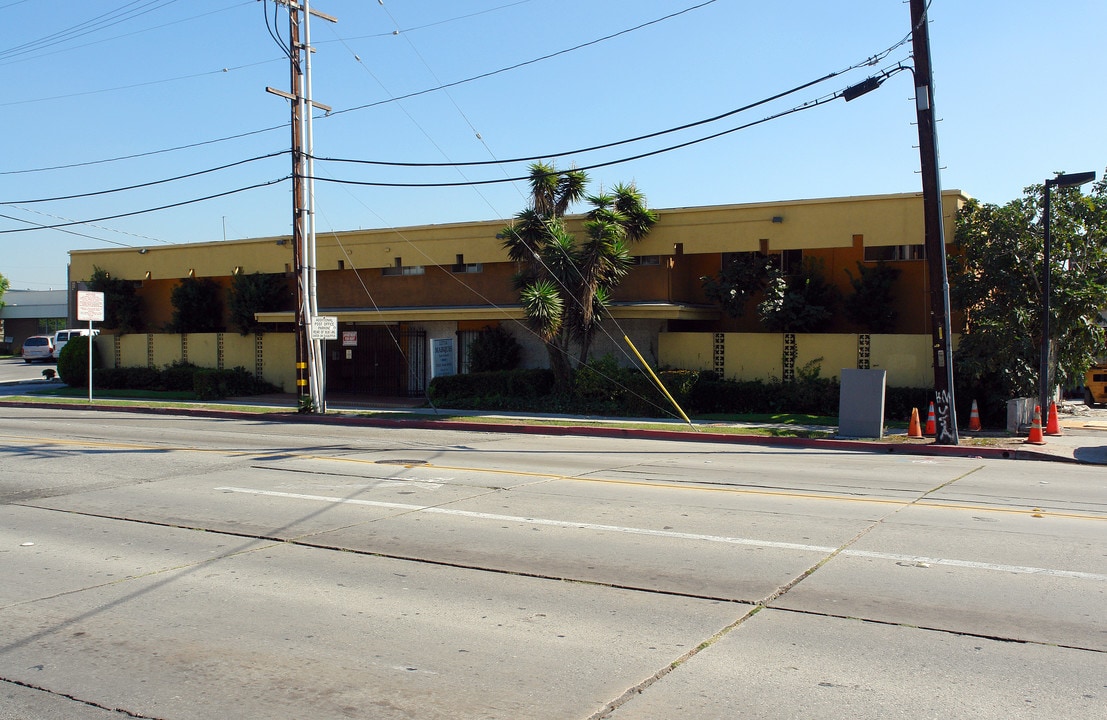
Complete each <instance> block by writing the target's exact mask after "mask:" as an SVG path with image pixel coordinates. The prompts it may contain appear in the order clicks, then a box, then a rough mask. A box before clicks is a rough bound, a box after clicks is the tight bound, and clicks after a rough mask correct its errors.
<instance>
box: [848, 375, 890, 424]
mask: <svg viewBox="0 0 1107 720" xmlns="http://www.w3.org/2000/svg"><path fill="white" fill-rule="evenodd" d="M887 380H888V373H887V371H885V370H853V369H845V368H843V369H842V384H841V389H842V395H841V397H840V398H839V399H838V434H839V435H840V436H842V437H863V438H881V437H884V393H885V387H886V385H887Z"/></svg>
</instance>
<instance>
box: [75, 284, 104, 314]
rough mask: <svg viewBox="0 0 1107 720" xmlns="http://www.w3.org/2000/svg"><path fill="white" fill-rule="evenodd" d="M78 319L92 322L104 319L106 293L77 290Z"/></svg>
mask: <svg viewBox="0 0 1107 720" xmlns="http://www.w3.org/2000/svg"><path fill="white" fill-rule="evenodd" d="M77 319H78V320H88V321H89V322H92V321H93V320H95V321H96V322H103V321H104V293H102V292H89V291H87V290H78V291H77Z"/></svg>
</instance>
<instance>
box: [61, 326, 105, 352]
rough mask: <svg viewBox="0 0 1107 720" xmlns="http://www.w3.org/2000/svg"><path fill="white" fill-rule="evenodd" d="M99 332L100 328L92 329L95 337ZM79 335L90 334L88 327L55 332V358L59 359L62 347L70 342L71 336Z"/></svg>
mask: <svg viewBox="0 0 1107 720" xmlns="http://www.w3.org/2000/svg"><path fill="white" fill-rule="evenodd" d="M99 334H100V331H99V330H93V331H92V335H93V336H94V337H95V336H96V335H99ZM79 335H88V328H67V329H65V330H58V331H57V332H56V333H54V359H55V360H57V359H58V357H59V356H60V355H61V351H62V348H63V347H65V344H66V343H67V342H69V338H75V337H78V336H79Z"/></svg>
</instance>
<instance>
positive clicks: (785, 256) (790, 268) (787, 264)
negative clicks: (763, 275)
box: [723, 250, 803, 275]
mask: <svg viewBox="0 0 1107 720" xmlns="http://www.w3.org/2000/svg"><path fill="white" fill-rule="evenodd" d="M751 255H754V256H760V257H763V258H767V259H768V261H769V262H770V263H771V264H772V266H773V267H775V268H776V269H778V270H780V271H781V272H782V273H783V274H785V275H795V274H796V273H798V272H800V270H802V269H803V250H781V251H780V252H777V253H769V254H766V253H761V252H757V251H756V250H754V251H751V252H729V253H723V267H726V266H727V265H728V264H729V263H732V262H741V261H743V260H746V259H747V258H748V257H749V256H751Z"/></svg>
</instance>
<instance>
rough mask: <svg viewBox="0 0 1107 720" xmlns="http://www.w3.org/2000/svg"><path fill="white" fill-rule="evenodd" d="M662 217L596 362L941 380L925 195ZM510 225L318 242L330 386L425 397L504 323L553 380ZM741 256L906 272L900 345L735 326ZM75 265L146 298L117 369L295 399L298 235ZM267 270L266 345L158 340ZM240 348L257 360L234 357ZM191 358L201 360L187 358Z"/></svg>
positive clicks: (74, 257)
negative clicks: (808, 365)
mask: <svg viewBox="0 0 1107 720" xmlns="http://www.w3.org/2000/svg"><path fill="white" fill-rule="evenodd" d="M967 199H968V198H967V196H966V195H964V194H963V193H961V192H960V191H956V190H952V191H946V192H945V193H944V194H943V206H944V213H945V218H944V220H945V236H946V239H947V242H949V241H951V240H952V238H953V234H954V222H955V217H956V213H957V210H958V209H959V208H960V207H961V205H963V204H964V202H965V201H966V200H967ZM657 212H658V215H659V222H658V223H657V225H656V227H655V228H654V229H653V231H652V232H651V233H650V234H649V236H647V237H646V238H645V239H644V240H643V241H642V242H640V243H638V244H636V245H634V246H633V247H632V248H631V253H632V254H633V255H634V256H635V265H634V266H633V268H632V269H631V271H630V274H629V275H628V276H627V277H626V278H625V279H624V280H623V282H622V284H621V285H620V286H619V287H618V289H617V291H616V293H615V295H614V303H613V304H612V306H611V318H609V319H605V321H604V326H605V328H606V331H607V332H608V333H609V335H606V336H605V335H603V334H602V333H601V335H600V336H599V337H598V338H597V340H596V342H595V344H594V346H593V355H603V354H605V353H607V352H614V353H615V354H616V355H617V356H620V357H621V356H622V355H623V351H622V348H621V340H622V336H623V335H624V334H625V335H627V336H629V337H630V338H631V339H632V340H633V341H634V343H635V345H636V346H637V347H638V348H639V349H640V350H641V351H642V353H643V355H644V356H645V357H646V359H647V360H648V361H650V362H651V363H652V364H654V365H655V366H661V367H692V366H699V367H705V368H708V369H711V368H714V369H717V370H719V371H721V372H723V373H724V374H725V375H727V376H731V377H766V376H774V377H781V376H787V374H788V371H789V368H788V365H789V357H791V361H792V362H797V363H799V364H800V365H802V364H803V362H804V358H807V357H811V358H812V359H813V358H815V357H822V358H823V361H824V367H825V370H826V371H825V372H824V375H836V374H837V370H838V368H839V367H856V366H858V363H859V362H860V363H862V364H866V365H869V366H871V367H886V368H887V369H888V370H889V384H900V385H912V386H925V385H927V384H928V383H929V382H930V380H932V375H931V371H930V365H929V364H930V350H929V334H930V330H931V329H930V324H929V323H930V304H929V294H928V293H929V288H928V286H927V273H926V263H925V261H924V254H923V251H922V245H923V201H922V195H921V194H917V193H908V194H894V195H875V196H861V197H842V198H824V199H812V200H797V201H782V202H771V203H750V204H736V205H721V206H710V207H694V208H669V209H660V210H657ZM579 223H580V218H570V219H569V223H568V224H569V227H570V230H579V229H580V227H579ZM504 225H505V221H503V220H496V221H488V222H468V223H453V224H442V225H424V226H416V227H408V228H398V229H386V230H357V231H346V232H337V233H325V234H320V235H319V236H318V239H317V254H316V258H317V276H318V284H317V287H318V304H319V310H320V314H323V315H330V316H335V317H337V318H338V322H339V328H340V331H341V333H340V340H339V341H334V342H331V343H328V348H327V374H328V387H329V388H330V389H333V390H336V391H345V392H354V393H362V394H376V395H395V394H400V395H406V394H420V393H421V392H422V390H423V389H424V388H425V385H426V382H427V381H428V380H429V377H430V376H432V375H433V374H434V373H435V372H445V371H451V370H450V369H449V368H445V367H444V366H442V365H438V366H435V365H434V362H433V358H432V357H431V352H430V347H431V343H432V342H433V341H435V340H442V339H449V338H453V339H454V340H455V343H454V347H455V348H456V350H455V353H456V357H455V361H454V366H453V368H452V371H464V370H465V364H466V343H467V339H468V338H471V337H472V334H473V333H475V332H477V331H479V330H480V329H481V328H483V327H485V326H488V325H496V324H500V325H502V326H504V327H505V328H507V329H508V330H509V331H510V332H512V334H513V335H515V336H516V338H517V339H518V340H519V341H520V343H521V344H522V345H523V348H524V365H527V366H539V365H543V364H544V363H545V352H544V350H543V348H542V345H541V343H540V342H539V341H538V340H537V339H535V338H533V337H531V336H530V334H529V331H527V329H526V328H525V326H524V325H523V324H522V322H521V321H522V318H523V313H522V310H521V308H520V306H519V302H518V297H517V294H516V292H515V291H514V289H513V286H512V276H513V275H514V273H515V272H516V267H515V264H514V263H512V262H510V261H509V260H508V257H507V253H506V251H505V250H504V248H503V241H502V240H501V239H499V238H497V233H498V232H499V231H500V230H501V229H502V228H503V226H504ZM741 252H761V253H763V254H766V255H770V256H777V257H778V258H779V261H780V263H781V265H782V267H785V268H788V267H795V266H796V263H798V262H800V261H801V260H802V259H804V258H816V259H818V260H819V261H821V263H822V265H823V268H824V273H825V277H826V279H827V280H828V281H829V282H830V283H832V284H833V285H835V286H837V287H838V288H839V289H840V290H841V291H842V292H843V294H846V293H848V292H850V290H851V289H850V285H849V275H847V272H846V271H847V270H848V271H851V272H853V274H854V275H856V274H857V270H856V266H857V263H859V262H860V263H875V262H877V261H880V260H883V261H885V262H887V263H889V264H891V265H893V266H894V267H895V268H896V269H898V270H899V271H900V275H899V278H898V281H897V284H896V288H895V292H894V299H893V305H894V310H895V311H896V312H897V316H898V319H897V327H896V328H895V332H894V333H893V334H891V335H887V336H868V335H866V334H864V331H863V329H859V328H856V327H852V326H851V325H850V323H849V321H848V320H847V319H846V318H845V316H844V315H840V316H839V317H836V318H835V319H834V320H832V321H831V322H830V323H828V324H827V327H826V328H825V335H826V337H825V338H824V337H822V335H823V334H820V335H819V336H812V337H811V338H805V337H803V336H801V337H800V338H795V337H793V338H782V337H781V336H780V335H776V334H770V333H765V332H763V331H762V329H761V327H760V326H759V324H758V322H757V318H756V314H755V313H752V312H747V313H745V314H744V315H743V316H742V317H739V318H733V317H730V316H728V315H727V314H726V313H724V312H723V311H722V310H721V308H720V307H719V306H718V305H717V304H714V303H712V302H711V301H710V300H709V299H708V297H707V296H706V294H705V292H704V289H703V282H702V279H701V278H703V277H704V276H713V275H714V274H716V273H718V272H719V270H720V268H721V267H722V263H723V262H724V259H725V258H726V256H727V254H728V253H741ZM70 258H71V259H70V268H69V279H70V285H69V286H70V292H71V293H73V291H75V290H76V289H77V288H78V287H79V286H80V284H81V283H82V282H83V281H86V280H88V279H89V278H90V277H91V275H92V273H93V270H94V268H100V269H101V270H103V271H106V272H107V273H109V274H110V276H111V277H112V278H115V279H123V280H127V281H131V282H133V283H134V284H135V285H136V288H137V290H136V293H137V295H138V296H139V297H140V298H141V301H142V304H143V313H142V321H143V325H144V329H145V330H146V332H144V333H141V334H140V335H137V336H133V335H134V334H132V335H128V336H119V335H113V334H112V332H111V330H110V329H106V330H105V332H104V334H103V335H102V336H101V339H100V340H99V341H98V342H99V343H100V347H101V353H102V354H103V355H106V359H107V360H108V364H109V365H111V364H123V365H136V364H142V365H147V364H149V365H161V364H165V362H167V361H169V362H171V361H172V358H174V356H175V359H187V360H189V361H190V362H196V363H197V364H211V365H216V364H219V365H223V364H226V363H228V362H229V361H228V358H227V354H228V353H231V354H233V355H234V357H235V358H236V359H240V358H241V357H246V358H247V359H249V358H250V357H252V358H253V359H254V361H255V362H254V363H253V364H250V363H248V362H247V363H241V362H235V363H234V364H245V365H246V366H247V367H249V368H250V369H254V370H256V371H257V372H258V373H260V374H264V375H266V377H267V378H269V379H271V380H273V381H275V382H277V383H278V384H281V385H282V386H284V387H285V389H286V390H292V389H293V388H294V386H295V373H294V370H293V369H292V368H293V367H294V363H295V357H294V355H295V342H294V340H292V339H290V336H291V333H292V332H293V331H294V329H295V315H296V313H295V300H294V297H295V282H296V280H295V272H294V271H295V262H294V258H293V243H292V241H291V238H290V237H272V238H262V239H251V240H230V241H222V242H200V243H190V244H183V245H171V246H150V247H143V248H111V249H100V250H74V251H71V253H70ZM255 272H260V273H267V274H277V275H280V276H282V277H285V278H286V285H287V289H288V293H287V302H286V303H285V305H284V306H283V307H279V308H273V309H271V310H269V311H267V312H262V313H259V314H258V315H257V318H258V319H259V320H261V321H262V322H264V323H265V327H266V332H265V333H264V337H260V336H259V337H257V338H254V337H246V338H244V337H241V336H239V334H238V333H237V332H236V331H235V329H234V328H231V327H229V318H228V317H224V318H223V320H222V322H221V323H220V324H222V325H224V326H227V329H226V332H225V333H218V335H219V337H217V338H209V339H202V338H199V337H196V338H188V337H186V338H181V337H179V336H170V335H167V334H166V333H164V332H163V329H164V328H165V327H166V326H167V325H168V324H169V322H170V321H171V319H172V313H173V308H172V305H171V303H170V295H171V293H172V291H173V288H174V287H176V286H177V285H178V283H179V282H180V281H181V280H182V279H183V278H186V277H196V278H210V279H212V280H214V281H215V282H216V283H218V284H219V285H220V286H221V287H222V288H224V289H228V288H229V287H230V285H231V282H232V279H233V277H234V276H235V275H237V274H240V273H247V274H249V273H255ZM226 305H227V303H226V302H224V314H225V315H226ZM71 307H72V301H71ZM71 314H72V313H71ZM281 336H284V337H283V338H282V337H281ZM832 338H835V339H832ZM785 342H790V343H793V345H797V346H798V348H799V350H798V352H791V353H788V352H782V351H781V350H780V348H781V347H782V343H785ZM243 344H244V347H245V350H241V349H237V348H238V347H239V345H243ZM731 346H733V347H731ZM862 347H863V349H862V350H859V348H862ZM189 348H196V350H194V351H193V352H192V353H189ZM199 348H211V349H210V351H209V350H204V351H203V353H202V357H203V360H202V361H201V360H200V356H199V355H196V353H198V352H200V350H199ZM105 349H106V350H105ZM251 349H252V353H251ZM793 349H794V348H793ZM213 358H214V359H213ZM167 359H168V360H167ZM228 366H230V365H228Z"/></svg>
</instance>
